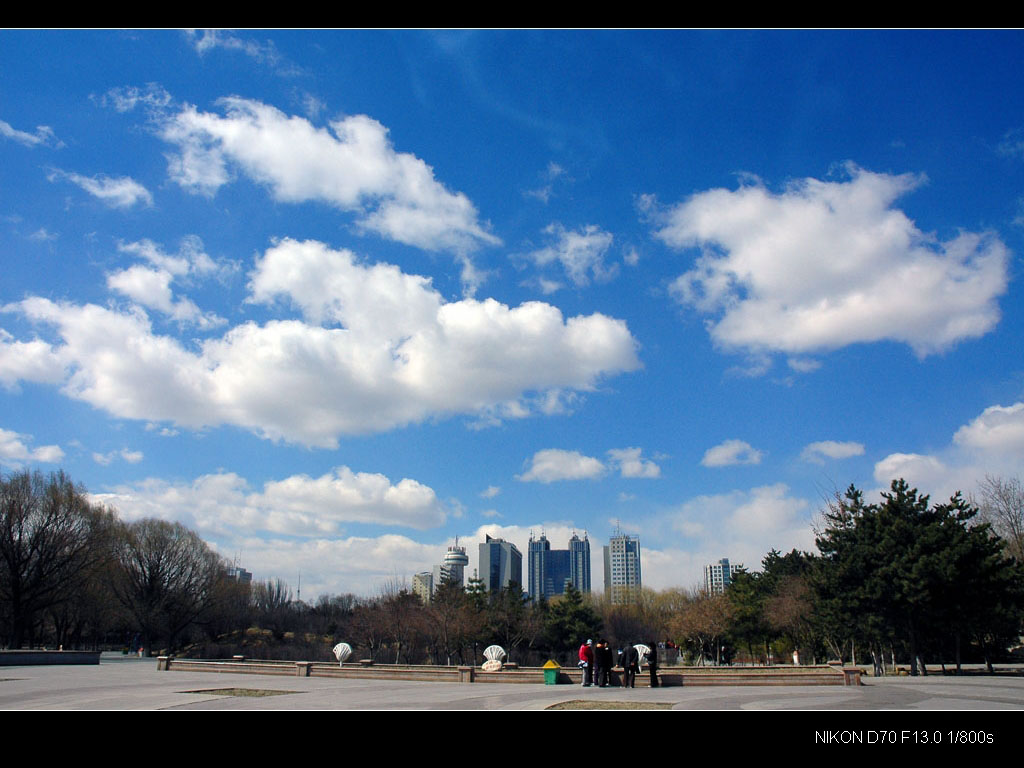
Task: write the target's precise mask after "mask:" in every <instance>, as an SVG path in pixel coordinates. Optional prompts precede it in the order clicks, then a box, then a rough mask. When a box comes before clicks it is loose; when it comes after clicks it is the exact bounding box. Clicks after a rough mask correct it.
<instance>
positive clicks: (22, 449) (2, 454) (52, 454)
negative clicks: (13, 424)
mask: <svg viewBox="0 0 1024 768" xmlns="http://www.w3.org/2000/svg"><path fill="white" fill-rule="evenodd" d="M31 441H32V436H31V435H21V434H18V433H17V432H12V431H11V430H9V429H0V459H6V460H8V461H14V462H21V461H41V462H44V463H47V464H56V463H57V462H59V461H60V460H61V459H63V458H64V451H62V450H61V449H60V446H58V445H41V446H39V447H38V448H31V449H30V448H29V447H28V446H27V445H26V444H25V443H26V442H31Z"/></svg>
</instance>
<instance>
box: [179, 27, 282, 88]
mask: <svg viewBox="0 0 1024 768" xmlns="http://www.w3.org/2000/svg"><path fill="white" fill-rule="evenodd" d="M185 34H186V36H187V37H188V39H189V41H190V42H191V43H192V45H193V47H194V48H195V49H196V53H198V54H199V55H200V56H204V55H205V54H207V53H209V52H210V51H212V50H215V49H217V48H221V49H224V50H227V51H238V52H239V53H244V54H245V55H246V56H248V57H249V58H250V59H252V60H253V61H255V62H257V63H259V64H265V65H268V66H270V67H273V68H274V69H275V70H276V72H277V74H279V75H285V76H291V77H294V76H296V75H298V74H301V73H302V70H301V69H300V68H299V67H297V66H296V65H295V64H293V63H292V62H290V61H288V60H287V59H285V58H284V57H283V56H282V55H281V54H280V53H279V52H278V50H277V46H275V45H274V42H273V41H272V40H267V41H266V42H265V43H258V42H256V41H255V40H246V39H244V38H241V37H238V36H237V35H234V34H232V33H231V32H229V31H225V30H222V29H204V30H202V31H199V30H195V29H190V30H188V31H187V32H186V33H185Z"/></svg>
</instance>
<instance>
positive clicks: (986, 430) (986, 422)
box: [874, 402, 1024, 499]
mask: <svg viewBox="0 0 1024 768" xmlns="http://www.w3.org/2000/svg"><path fill="white" fill-rule="evenodd" d="M1022 472H1024V403H1019V402H1018V403H1013V404H1012V405H1008V406H1003V405H993V406H990V407H988V408H986V409H985V410H984V411H982V413H981V414H980V415H979V416H977V417H976V418H974V419H972V420H971V421H970V422H969V423H967V424H965V425H963V426H962V427H960V428H959V429H958V430H957V431H956V433H955V434H954V435H953V439H952V441H951V442H950V444H949V445H948V446H947V447H945V448H943V449H941V450H939V451H937V452H935V453H933V454H922V453H892V454H889V455H888V456H886V457H885V458H883V459H881V460H880V461H878V462H877V463H876V464H875V470H874V477H875V481H876V482H878V483H879V485H880V486H881V488H882V489H883V490H885V489H888V487H889V484H890V483H891V482H892V480H894V479H897V478H901V477H902V478H904V479H905V480H906V481H907V482H909V483H911V484H913V485H916V486H917V487H918V488H920V489H921V490H922V492H925V493H930V494H931V496H932V497H933V498H935V499H946V498H948V497H949V496H951V495H952V494H953V493H955V492H956V491H963V492H964V493H965V494H967V493H970V492H971V491H972V490H973V489H974V488H975V487H976V486H977V484H978V482H979V481H981V480H982V479H983V478H984V477H985V476H986V475H1010V476H1012V475H1020V474H1021V473H1022Z"/></svg>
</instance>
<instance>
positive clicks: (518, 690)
mask: <svg viewBox="0 0 1024 768" xmlns="http://www.w3.org/2000/svg"><path fill="white" fill-rule="evenodd" d="M223 688H247V689H263V690H273V691H285V692H287V693H286V694H284V695H279V696H265V697H260V698H256V697H251V696H222V695H216V694H212V693H208V691H210V690H211V689H223ZM574 699H584V700H589V701H607V702H667V703H671V704H672V708H673V709H679V710H762V711H763V710H842V711H848V710H902V711H906V712H911V711H922V710H926V711H936V710H946V711H970V710H1024V677H963V678H952V677H941V676H936V675H930V676H929V677H926V678H923V677H922V678H907V677H901V678H880V679H877V680H874V679H871V678H867V679H866V680H865V684H864V685H862V686H860V687H849V688H846V687H817V686H785V687H755V686H747V687H743V686H729V687H724V686H722V687H675V688H656V689H649V688H636V689H632V690H623V689H620V688H581V687H579V686H575V685H558V686H546V685H525V684H497V683H473V684H459V683H428V682H415V681H408V682H405V681H386V680H343V679H330V678H316V677H311V678H299V677H274V676H265V675H239V674H213V673H208V672H174V671H171V672H158V671H157V669H156V660H155V659H144V660H138V659H120V658H118V659H116V660H115V659H112V658H105V659H104V661H103V663H101V664H100V665H99V666H75V667H59V666H53V667H0V709H21V710H31V709H73V710H86V709H101V710H137V709H138V710H157V709H188V710H196V709H198V710H207V709H212V710H231V709H242V710H258V709H272V710H293V709H294V710H323V709H378V710H383V709H457V710H485V709H505V710H509V709H513V710H515V709H519V710H523V709H526V710H530V709H533V710H536V709H546V708H547V707H549V706H551V705H552V704H555V703H558V702H564V701H571V700H574Z"/></svg>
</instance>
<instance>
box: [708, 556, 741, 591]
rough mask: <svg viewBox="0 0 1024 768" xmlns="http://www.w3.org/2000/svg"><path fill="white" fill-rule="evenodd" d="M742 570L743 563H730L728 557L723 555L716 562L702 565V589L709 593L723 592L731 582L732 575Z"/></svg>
mask: <svg viewBox="0 0 1024 768" xmlns="http://www.w3.org/2000/svg"><path fill="white" fill-rule="evenodd" d="M741 570H743V564H742V563H739V564H737V565H730V564H729V558H727V557H724V558H722V559H721V560H719V561H718V562H717V563H713V564H712V565H705V566H704V589H706V590H707V591H708V592H711V593H719V594H721V593H722V592H725V590H726V589H728V588H729V585H730V584H731V583H732V577H733V576H734V575H735V574H736V573H738V572H739V571H741Z"/></svg>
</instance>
